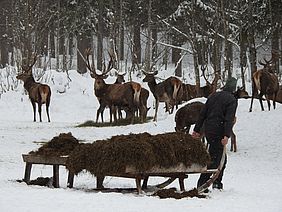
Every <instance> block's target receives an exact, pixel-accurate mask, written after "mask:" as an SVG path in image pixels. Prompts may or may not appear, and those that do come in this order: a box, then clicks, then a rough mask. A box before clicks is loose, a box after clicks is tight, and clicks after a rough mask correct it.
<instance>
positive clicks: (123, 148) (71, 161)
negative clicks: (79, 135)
mask: <svg viewBox="0 0 282 212" xmlns="http://www.w3.org/2000/svg"><path fill="white" fill-rule="evenodd" d="M209 161H210V157H209V154H208V153H207V151H206V150H205V147H204V145H203V143H202V142H200V141H199V140H195V139H193V138H192V137H191V136H190V135H189V134H184V133H176V132H174V133H164V134H158V135H150V134H149V133H140V134H130V135H119V136H113V137H112V138H111V139H107V140H98V141H96V142H94V143H92V144H80V145H78V146H77V147H76V148H75V149H74V150H73V151H72V152H71V153H70V155H69V158H68V161H67V168H68V169H69V170H70V171H71V172H73V173H75V174H78V173H79V172H81V171H82V170H84V169H86V170H87V171H89V172H90V173H92V174H94V175H96V176H99V175H110V174H123V173H125V170H126V167H127V166H132V167H135V169H136V170H137V171H139V172H143V171H146V170H149V169H151V168H153V167H156V166H157V167H162V168H169V167H174V166H176V165H178V164H179V163H183V164H184V165H186V166H187V167H189V166H190V165H192V164H194V163H195V164H199V165H202V166H206V165H207V164H208V163H209Z"/></svg>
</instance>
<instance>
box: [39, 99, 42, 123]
mask: <svg viewBox="0 0 282 212" xmlns="http://www.w3.org/2000/svg"><path fill="white" fill-rule="evenodd" d="M41 111H42V104H41V103H38V113H39V119H40V122H42V119H41Z"/></svg>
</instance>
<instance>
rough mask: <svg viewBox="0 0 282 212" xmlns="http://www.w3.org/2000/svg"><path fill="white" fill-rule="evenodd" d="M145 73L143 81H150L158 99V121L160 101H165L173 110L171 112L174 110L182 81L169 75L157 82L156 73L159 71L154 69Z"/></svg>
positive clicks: (155, 117)
mask: <svg viewBox="0 0 282 212" xmlns="http://www.w3.org/2000/svg"><path fill="white" fill-rule="evenodd" d="M143 73H144V74H145V78H144V79H143V82H147V83H148V86H149V88H150V90H151V92H152V93H153V95H154V97H155V100H156V105H155V107H156V108H155V115H154V121H156V120H157V113H158V107H159V102H165V104H166V109H167V110H169V109H170V108H171V111H169V113H172V112H173V107H174V105H176V104H177V103H178V102H179V100H178V96H179V92H182V82H181V80H179V79H177V78H176V77H169V78H167V79H166V80H165V81H163V82H161V83H158V84H157V83H156V79H155V75H157V74H158V71H154V72H153V73H146V72H143Z"/></svg>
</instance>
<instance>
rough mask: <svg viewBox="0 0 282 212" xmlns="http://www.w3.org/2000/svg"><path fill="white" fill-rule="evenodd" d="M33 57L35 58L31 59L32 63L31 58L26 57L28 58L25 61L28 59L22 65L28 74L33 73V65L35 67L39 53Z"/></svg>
mask: <svg viewBox="0 0 282 212" xmlns="http://www.w3.org/2000/svg"><path fill="white" fill-rule="evenodd" d="M32 57H33V60H32V61H31V63H30V61H29V59H26V60H25V61H26V62H25V64H24V65H22V70H23V72H25V73H28V74H31V73H32V67H33V66H34V64H35V63H36V60H37V54H36V53H34V54H33V56H32Z"/></svg>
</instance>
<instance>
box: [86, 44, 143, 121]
mask: <svg viewBox="0 0 282 212" xmlns="http://www.w3.org/2000/svg"><path fill="white" fill-rule="evenodd" d="M90 53H91V49H87V50H86V67H87V68H88V69H89V70H90V72H91V77H92V78H94V79H95V81H94V93H95V95H96V97H97V98H98V100H99V103H100V107H101V108H104V107H106V106H108V107H109V108H110V122H111V123H112V116H113V115H114V121H115V123H116V122H117V118H116V114H115V113H114V107H115V106H119V107H126V108H128V112H129V113H130V118H131V123H133V121H134V110H135V108H137V107H138V105H139V98H140V92H141V85H140V84H139V83H136V82H130V83H124V84H107V83H106V82H105V79H106V78H107V76H108V75H107V74H108V73H109V71H110V70H111V60H110V62H109V65H108V68H107V69H105V68H104V70H103V72H102V74H97V73H96V70H95V66H94V63H92V66H91V65H90V61H89V56H90ZM104 67H105V66H104ZM97 113H98V112H97Z"/></svg>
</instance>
